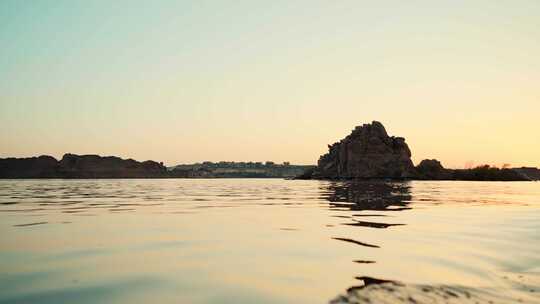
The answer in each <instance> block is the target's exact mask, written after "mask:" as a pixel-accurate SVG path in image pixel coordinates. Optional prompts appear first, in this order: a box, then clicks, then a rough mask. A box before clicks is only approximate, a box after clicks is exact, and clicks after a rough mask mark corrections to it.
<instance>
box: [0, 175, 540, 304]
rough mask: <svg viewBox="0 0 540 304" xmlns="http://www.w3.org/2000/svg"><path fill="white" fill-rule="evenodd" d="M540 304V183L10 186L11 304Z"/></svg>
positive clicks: (2, 288)
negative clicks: (369, 303)
mask: <svg viewBox="0 0 540 304" xmlns="http://www.w3.org/2000/svg"><path fill="white" fill-rule="evenodd" d="M330 301H332V302H333V303H349V302H352V303H354V302H359V303H368V302H371V303H396V302H397V303H401V302H403V303H447V302H448V303H469V302H471V303H475V302H478V303H490V302H491V303H540V183H538V182H456V181H445V182H442V181H438V182H427V181H426V182H424V181H413V182H358V183H345V182H329V181H289V180H279V179H207V180H202V179H200V180H195V179H129V180H127V179H126V180H0V303H150V302H154V303H328V302H330Z"/></svg>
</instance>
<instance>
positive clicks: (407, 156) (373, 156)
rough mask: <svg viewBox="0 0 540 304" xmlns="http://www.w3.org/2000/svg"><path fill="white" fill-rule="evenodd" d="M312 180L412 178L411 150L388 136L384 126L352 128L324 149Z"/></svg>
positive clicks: (403, 143) (401, 142) (400, 140)
mask: <svg viewBox="0 0 540 304" xmlns="http://www.w3.org/2000/svg"><path fill="white" fill-rule="evenodd" d="M328 150H329V151H328V153H327V154H325V155H323V156H321V157H320V158H319V161H318V166H317V169H316V170H315V171H314V173H313V176H312V177H313V178H323V179H374V178H392V179H405V178H412V177H414V176H415V175H414V165H413V163H412V161H411V151H410V150H409V147H408V146H407V144H406V143H405V139H404V138H402V137H394V136H392V137H390V136H388V134H387V133H386V130H385V128H384V126H383V125H382V124H381V123H380V122H378V121H373V122H372V123H371V124H364V125H363V126H358V127H356V128H355V129H354V130H353V131H352V133H351V134H350V135H349V136H347V137H345V138H344V139H342V140H341V141H339V142H337V143H334V144H333V145H329V146H328Z"/></svg>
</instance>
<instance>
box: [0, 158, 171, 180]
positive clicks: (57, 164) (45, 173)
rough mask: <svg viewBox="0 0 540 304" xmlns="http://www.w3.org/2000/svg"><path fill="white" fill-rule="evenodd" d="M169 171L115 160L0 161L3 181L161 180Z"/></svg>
mask: <svg viewBox="0 0 540 304" xmlns="http://www.w3.org/2000/svg"><path fill="white" fill-rule="evenodd" d="M167 176H168V172H167V168H166V167H165V166H163V164H162V163H157V162H154V161H151V160H148V161H144V162H138V161H135V160H133V159H121V158H119V157H115V156H106V157H101V156H99V155H75V154H69V153H68V154H65V155H64V156H63V157H62V159H61V160H60V161H58V160H56V159H55V158H54V157H52V156H39V157H30V158H3V159H0V178H159V177H167Z"/></svg>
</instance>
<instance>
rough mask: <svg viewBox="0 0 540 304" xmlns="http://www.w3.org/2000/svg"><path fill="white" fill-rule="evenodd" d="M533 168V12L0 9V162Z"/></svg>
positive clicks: (243, 6)
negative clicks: (404, 152) (370, 155)
mask: <svg viewBox="0 0 540 304" xmlns="http://www.w3.org/2000/svg"><path fill="white" fill-rule="evenodd" d="M372 120H379V121H381V122H382V123H383V124H384V125H385V126H386V128H387V131H388V133H389V134H391V135H396V136H403V137H405V138H406V140H407V143H408V144H409V147H410V148H411V150H412V153H413V160H414V162H415V163H418V162H419V161H420V160H422V159H424V158H437V159H439V160H441V161H442V163H443V164H444V165H445V166H448V167H464V166H466V164H471V163H473V164H480V163H488V164H494V165H502V164H504V163H509V164H511V165H513V166H522V165H527V166H540V1H538V0H531V1H492V0H489V1H401V0H399V1H191V2H189V1H131V0H130V1H60V0H55V1H43V0H36V1H16V0H14V1H11V0H3V1H0V157H8V156H15V157H26V156H34V155H40V154H48V155H52V156H55V157H57V158H59V157H61V156H62V154H63V153H65V152H72V153H77V154H90V153H91V154H101V155H117V156H121V157H123V158H128V157H129V158H134V159H137V160H147V159H153V160H156V161H163V162H165V164H167V165H175V164H178V163H190V162H198V161H204V160H210V161H220V160H231V161H266V160H273V161H276V162H282V161H290V162H292V163H301V164H314V163H315V162H316V161H317V159H318V157H319V155H320V154H322V153H324V152H326V149H327V144H329V143H332V142H335V141H337V140H339V139H341V138H343V137H344V136H346V135H347V134H349V132H350V131H351V130H352V129H353V128H354V126H356V125H360V124H363V123H367V122H371V121H372Z"/></svg>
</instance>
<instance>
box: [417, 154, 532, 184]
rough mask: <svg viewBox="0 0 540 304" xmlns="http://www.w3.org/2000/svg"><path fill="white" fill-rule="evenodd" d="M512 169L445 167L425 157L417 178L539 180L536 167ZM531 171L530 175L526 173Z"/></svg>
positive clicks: (486, 166)
mask: <svg viewBox="0 0 540 304" xmlns="http://www.w3.org/2000/svg"><path fill="white" fill-rule="evenodd" d="M528 169H530V170H526V171H524V170H523V169H521V168H520V169H518V168H515V169H510V168H496V167H491V166H489V165H483V166H478V167H476V168H472V169H445V168H444V167H443V166H442V165H441V163H440V162H439V161H438V160H436V159H425V160H423V161H422V162H420V164H419V165H418V166H417V167H416V173H417V174H416V179H422V180H465V181H530V180H538V179H539V176H535V175H534V173H537V172H540V170H538V169H536V168H528ZM526 172H529V175H528V174H527V173H526Z"/></svg>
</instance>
